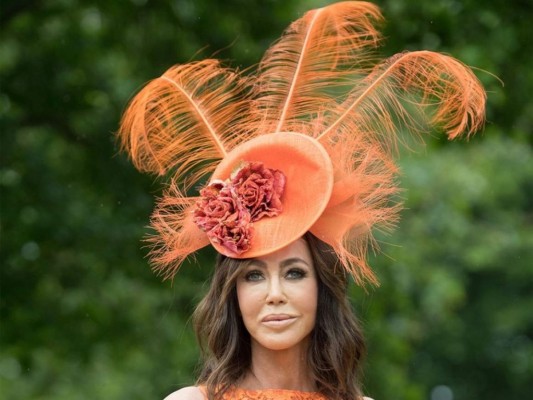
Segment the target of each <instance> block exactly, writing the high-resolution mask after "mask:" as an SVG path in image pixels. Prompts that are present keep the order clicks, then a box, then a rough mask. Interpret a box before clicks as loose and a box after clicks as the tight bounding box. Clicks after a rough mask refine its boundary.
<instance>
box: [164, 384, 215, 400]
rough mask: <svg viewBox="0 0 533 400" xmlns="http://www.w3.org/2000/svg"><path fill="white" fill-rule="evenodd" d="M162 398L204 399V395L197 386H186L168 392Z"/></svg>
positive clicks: (180, 399) (175, 399) (173, 399)
mask: <svg viewBox="0 0 533 400" xmlns="http://www.w3.org/2000/svg"><path fill="white" fill-rule="evenodd" d="M164 400H205V396H204V392H203V391H202V389H200V388H199V387H198V386H188V387H184V388H182V389H180V390H177V391H175V392H174V393H171V394H169V395H168V396H167V397H165V399H164Z"/></svg>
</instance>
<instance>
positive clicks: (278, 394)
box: [223, 388, 328, 400]
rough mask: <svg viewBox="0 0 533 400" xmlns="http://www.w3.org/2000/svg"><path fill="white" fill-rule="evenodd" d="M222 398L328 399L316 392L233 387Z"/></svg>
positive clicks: (231, 399)
mask: <svg viewBox="0 0 533 400" xmlns="http://www.w3.org/2000/svg"><path fill="white" fill-rule="evenodd" d="M223 399H224V400H328V399H327V398H326V397H325V396H324V395H322V394H320V393H317V392H301V391H298V390H286V389H262V390H246V389H241V388H234V389H230V390H228V391H227V392H226V393H225V394H224V397H223Z"/></svg>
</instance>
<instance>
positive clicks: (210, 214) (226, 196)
mask: <svg viewBox="0 0 533 400" xmlns="http://www.w3.org/2000/svg"><path fill="white" fill-rule="evenodd" d="M200 195H201V198H200V200H199V201H198V202H197V203H196V210H195V211H194V218H193V221H194V223H195V224H196V225H198V227H199V228H200V229H201V230H203V231H204V232H209V231H210V230H211V229H213V228H214V227H215V226H216V225H218V224H219V222H220V221H221V220H223V219H225V218H227V217H228V216H229V215H231V214H233V213H234V212H235V199H233V196H231V193H229V190H228V188H227V187H226V186H225V184H224V182H221V181H220V182H218V181H217V182H213V183H211V184H209V185H208V186H206V187H205V188H203V189H202V190H200Z"/></svg>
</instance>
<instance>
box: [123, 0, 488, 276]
mask: <svg viewBox="0 0 533 400" xmlns="http://www.w3.org/2000/svg"><path fill="white" fill-rule="evenodd" d="M381 20H382V16H381V14H380V11H379V9H378V7H377V6H375V5H373V4H371V3H366V2H356V1H346V2H340V3H336V4H333V5H330V6H327V7H323V8H319V9H316V10H311V11H309V12H307V13H306V14H305V15H304V16H303V17H301V18H300V19H298V20H296V21H295V22H293V23H292V24H291V25H290V26H289V27H288V29H287V30H286V31H285V32H284V34H283V35H282V37H281V38H280V39H279V40H278V41H277V42H276V43H274V44H273V45H272V46H271V47H270V48H269V49H268V50H267V52H266V54H265V55H264V57H263V59H262V60H261V62H260V63H259V65H258V67H257V70H256V72H255V73H253V74H251V75H250V74H247V75H244V74H239V72H238V71H235V70H232V69H229V68H226V67H223V66H221V65H220V64H219V62H218V61H216V60H211V59H209V60H204V61H198V62H192V63H189V64H184V65H177V66H174V67H172V68H170V69H169V70H168V71H166V72H165V73H164V74H163V75H162V76H160V77H159V78H156V79H155V80H153V81H151V82H149V83H148V84H147V85H146V86H145V87H144V88H143V89H142V90H141V91H140V92H139V93H138V94H137V95H136V96H135V97H134V98H133V100H132V101H131V103H130V104H129V106H128V108H127V110H126V112H125V114H124V116H123V119H122V122H121V126H120V130H119V133H118V136H119V139H120V141H121V145H122V148H123V149H125V150H126V151H127V152H128V153H129V155H130V156H131V159H132V160H133V163H134V164H135V166H136V167H137V168H138V169H139V170H140V171H143V172H150V173H156V174H159V175H165V176H170V177H171V181H170V184H169V186H168V189H167V190H166V192H165V193H164V195H163V197H162V198H161V199H159V201H158V204H157V206H156V208H155V211H154V213H153V216H152V221H151V224H152V227H153V228H154V229H155V231H156V232H157V233H156V235H154V236H153V237H151V238H150V240H151V242H152V251H151V258H152V262H153V265H154V269H155V270H156V271H157V272H159V273H161V274H162V275H164V277H166V278H170V277H172V276H173V275H174V274H175V272H176V271H177V270H178V268H179V266H180V264H181V263H182V262H183V260H184V259H185V258H186V257H187V256H189V255H191V254H192V253H194V252H195V251H196V250H198V249H200V248H202V247H204V246H206V245H208V244H209V243H211V244H212V245H213V246H214V247H215V248H216V250H217V251H218V252H220V253H222V254H224V255H226V256H229V257H234V258H251V257H259V256H261V255H265V254H268V253H271V252H273V251H276V250H277V249H280V248H282V247H284V246H286V245H288V244H289V243H291V242H292V241H294V240H296V239H298V238H299V237H301V236H302V235H303V234H304V233H305V232H307V231H310V232H311V233H313V234H314V235H315V236H317V237H318V238H320V239H321V240H323V241H324V242H326V243H328V244H330V245H331V246H332V247H333V249H334V250H335V252H336V253H337V255H338V256H339V259H340V260H341V263H342V265H343V267H344V268H345V269H346V271H347V272H349V273H351V274H352V275H353V276H354V278H355V280H356V282H357V283H359V284H362V283H364V282H365V281H369V282H372V283H377V281H376V278H375V275H374V274H373V272H372V270H371V269H370V267H369V266H368V264H367V261H366V253H367V249H368V247H369V246H372V244H373V242H374V241H373V239H372V231H373V229H388V228H391V227H392V226H394V224H395V223H396V222H397V215H398V211H399V208H400V206H399V204H398V202H397V201H396V200H395V198H396V197H397V196H395V194H396V193H397V191H398V187H397V182H396V176H397V167H396V164H395V162H394V156H395V155H396V152H397V147H398V143H400V142H401V141H400V139H399V138H400V134H399V132H407V133H408V134H410V135H412V136H414V137H418V136H419V135H420V134H421V133H424V132H425V131H429V130H430V129H434V128H438V129H441V130H444V131H445V132H447V135H448V137H449V138H450V139H453V138H455V137H457V136H459V135H461V134H465V135H470V134H472V133H473V132H474V131H476V130H477V129H478V128H480V127H481V126H482V124H483V121H484V112H485V98H486V96H485V92H484V90H483V87H482V86H481V84H480V83H479V81H478V80H477V78H476V77H475V75H474V74H473V73H472V71H471V70H470V69H469V68H468V67H466V66H465V65H464V64H462V63H461V62H460V61H458V60H456V59H454V58H452V57H449V56H447V55H443V54H439V53H434V52H430V51H414V52H404V53H400V54H396V55H394V56H392V57H390V58H388V59H385V60H380V59H379V58H378V56H377V52H376V49H377V47H378V45H379V44H380V34H379V32H378V31H377V30H376V28H375V25H376V24H377V23H379V22H381ZM206 178H207V179H208V182H207V183H206V184H205V185H203V186H202V187H200V186H201V184H200V182H204V180H205V179H206Z"/></svg>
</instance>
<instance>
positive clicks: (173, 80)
mask: <svg viewBox="0 0 533 400" xmlns="http://www.w3.org/2000/svg"><path fill="white" fill-rule="evenodd" d="M245 82H246V81H245V79H244V78H242V77H240V76H239V75H238V74H237V73H235V72H233V71H231V70H229V69H227V68H222V67H221V66H220V65H219V62H218V61H216V60H205V61H200V62H195V63H190V64H186V65H178V66H175V67H172V68H170V69H169V70H168V71H166V72H165V73H164V74H163V75H162V76H161V77H159V78H157V79H155V80H153V81H151V82H150V83H149V84H147V85H146V86H145V87H144V88H143V89H142V90H141V92H139V93H138V94H137V95H136V96H135V98H134V99H133V101H132V102H131V103H130V105H129V107H128V109H127V110H126V112H125V114H124V116H123V119H122V123H121V127H120V131H119V138H120V141H121V145H122V148H123V149H125V150H127V151H128V152H129V154H130V156H131V158H132V160H133V163H134V164H135V166H136V167H137V168H138V169H139V170H141V171H144V172H155V173H158V174H159V175H164V174H166V173H167V172H168V171H169V170H172V169H175V177H176V180H177V181H178V182H180V183H183V182H184V181H185V180H187V181H188V182H191V183H194V182H196V181H197V180H198V179H200V177H201V176H203V175H205V174H207V173H209V172H211V171H212V170H213V169H214V168H215V167H216V164H217V163H218V161H219V160H220V159H222V158H224V157H225V155H226V154H227V153H228V151H229V150H230V149H231V148H232V147H233V146H234V145H235V143H236V142H238V141H239V140H240V139H242V137H241V135H240V132H239V130H238V129H237V128H236V125H237V123H238V120H239V119H241V118H242V116H243V115H246V112H245V108H246V107H247V105H248V103H247V102H246V101H245V98H246V93H247V91H248V86H246V85H245Z"/></svg>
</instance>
